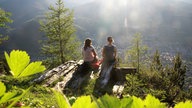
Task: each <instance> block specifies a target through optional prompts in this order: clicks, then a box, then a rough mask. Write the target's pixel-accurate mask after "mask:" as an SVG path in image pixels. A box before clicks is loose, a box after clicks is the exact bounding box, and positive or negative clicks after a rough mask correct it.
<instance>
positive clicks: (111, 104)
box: [98, 94, 121, 108]
mask: <svg viewBox="0 0 192 108" xmlns="http://www.w3.org/2000/svg"><path fill="white" fill-rule="evenodd" d="M98 103H99V104H100V105H99V106H100V107H101V108H119V107H120V106H121V103H120V99H118V98H116V97H113V96H109V95H108V94H105V95H104V96H102V97H100V98H99V100H98Z"/></svg>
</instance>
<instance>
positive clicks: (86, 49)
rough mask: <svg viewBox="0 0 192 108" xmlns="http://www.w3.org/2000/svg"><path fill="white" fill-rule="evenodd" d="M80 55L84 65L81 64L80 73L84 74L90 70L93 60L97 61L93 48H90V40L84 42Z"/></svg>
mask: <svg viewBox="0 0 192 108" xmlns="http://www.w3.org/2000/svg"><path fill="white" fill-rule="evenodd" d="M82 55H83V60H84V63H83V64H82V70H81V73H84V74H86V73H88V71H89V70H90V69H91V63H92V62H94V60H95V59H97V53H96V51H95V48H94V47H93V46H92V41H91V39H90V38H87V39H86V40H85V42H84V46H83V48H82Z"/></svg>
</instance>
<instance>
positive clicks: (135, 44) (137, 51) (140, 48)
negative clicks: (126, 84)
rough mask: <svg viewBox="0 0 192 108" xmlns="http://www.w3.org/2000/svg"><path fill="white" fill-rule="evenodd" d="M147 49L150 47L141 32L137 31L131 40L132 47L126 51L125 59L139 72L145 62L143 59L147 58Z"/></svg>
mask: <svg viewBox="0 0 192 108" xmlns="http://www.w3.org/2000/svg"><path fill="white" fill-rule="evenodd" d="M147 50H148V47H147V46H146V45H144V44H143V42H142V37H141V34H140V33H136V34H135V35H134V37H133V39H132V40H131V46H130V48H129V49H128V50H127V51H126V57H125V60H126V61H127V63H128V64H130V65H131V66H133V67H136V68H137V70H138V72H139V71H140V69H141V67H140V66H141V65H142V64H144V60H143V59H146V58H147V57H146V56H147V55H146V54H147Z"/></svg>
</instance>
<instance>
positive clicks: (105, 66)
mask: <svg viewBox="0 0 192 108" xmlns="http://www.w3.org/2000/svg"><path fill="white" fill-rule="evenodd" d="M107 41H108V44H107V45H105V46H104V47H103V50H102V57H103V63H102V66H101V71H100V77H101V79H102V80H101V84H102V85H101V88H104V87H105V85H106V84H107V83H108V81H109V79H110V75H111V71H112V69H113V66H114V65H115V62H116V57H117V48H116V46H115V45H114V44H113V42H114V41H113V38H112V37H107Z"/></svg>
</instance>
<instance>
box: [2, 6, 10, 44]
mask: <svg viewBox="0 0 192 108" xmlns="http://www.w3.org/2000/svg"><path fill="white" fill-rule="evenodd" d="M10 16H11V13H9V12H6V11H4V10H3V9H1V8H0V29H2V30H6V29H8V28H9V26H8V25H7V23H12V20H11V19H10ZM7 39H8V36H4V35H3V34H2V33H0V44H1V43H2V42H3V41H4V40H7Z"/></svg>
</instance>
